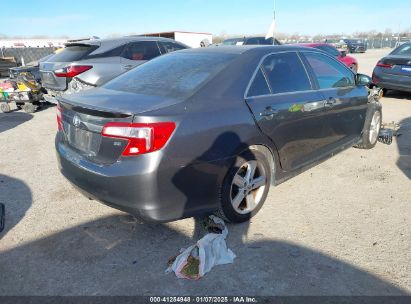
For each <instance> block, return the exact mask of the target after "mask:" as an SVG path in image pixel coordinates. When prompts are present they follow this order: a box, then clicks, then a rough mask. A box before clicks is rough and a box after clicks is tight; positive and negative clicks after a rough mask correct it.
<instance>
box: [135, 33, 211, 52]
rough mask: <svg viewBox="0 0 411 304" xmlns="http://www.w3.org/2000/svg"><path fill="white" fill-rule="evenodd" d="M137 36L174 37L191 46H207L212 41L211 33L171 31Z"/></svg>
mask: <svg viewBox="0 0 411 304" xmlns="http://www.w3.org/2000/svg"><path fill="white" fill-rule="evenodd" d="M139 36H145V37H163V38H169V39H174V40H176V41H178V42H182V43H184V44H186V45H188V46H189V47H192V48H199V47H207V46H209V45H210V44H211V43H213V34H210V33H196V32H182V31H172V32H161V33H149V34H142V35H139Z"/></svg>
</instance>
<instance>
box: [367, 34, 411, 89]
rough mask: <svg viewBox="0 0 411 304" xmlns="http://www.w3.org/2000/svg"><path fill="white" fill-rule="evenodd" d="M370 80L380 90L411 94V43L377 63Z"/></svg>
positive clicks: (395, 50)
mask: <svg viewBox="0 0 411 304" xmlns="http://www.w3.org/2000/svg"><path fill="white" fill-rule="evenodd" d="M372 79H373V82H374V83H375V84H377V85H378V86H379V87H380V88H383V89H384V90H385V91H386V90H398V91H406V92H411V42H408V43H404V44H402V45H400V46H399V47H397V48H396V49H394V50H393V51H392V52H391V53H390V54H389V55H388V56H385V57H384V58H382V59H381V60H380V61H378V63H377V65H376V67H375V68H374V71H373V74H372Z"/></svg>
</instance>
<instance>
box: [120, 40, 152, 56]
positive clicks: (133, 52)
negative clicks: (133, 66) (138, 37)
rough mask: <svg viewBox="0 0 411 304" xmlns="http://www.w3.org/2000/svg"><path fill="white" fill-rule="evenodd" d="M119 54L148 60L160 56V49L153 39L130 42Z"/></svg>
mask: <svg viewBox="0 0 411 304" xmlns="http://www.w3.org/2000/svg"><path fill="white" fill-rule="evenodd" d="M121 56H122V57H124V58H126V59H130V60H150V59H153V58H155V57H157V56H160V50H159V49H158V46H157V43H156V42H155V41H139V42H131V43H129V44H128V45H127V46H126V48H125V50H124V52H123V54H122V55H121Z"/></svg>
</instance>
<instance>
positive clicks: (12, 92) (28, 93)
mask: <svg viewBox="0 0 411 304" xmlns="http://www.w3.org/2000/svg"><path fill="white" fill-rule="evenodd" d="M42 97H43V91H42V88H41V85H40V84H39V83H38V82H37V81H36V80H35V79H34V77H33V75H31V74H30V73H20V74H19V75H18V76H17V78H16V79H7V80H4V81H2V82H0V111H1V112H3V113H7V112H10V110H11V108H10V103H15V104H16V106H17V108H19V109H20V108H21V109H23V110H24V111H25V112H27V113H33V112H35V111H36V110H37V108H38V106H39V105H40V101H41V100H42Z"/></svg>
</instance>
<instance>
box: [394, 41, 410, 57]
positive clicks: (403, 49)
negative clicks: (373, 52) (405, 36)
mask: <svg viewBox="0 0 411 304" xmlns="http://www.w3.org/2000/svg"><path fill="white" fill-rule="evenodd" d="M391 54H392V55H408V56H411V43H407V44H403V45H401V46H399V47H398V48H396V49H395V50H394V51H392V53H391Z"/></svg>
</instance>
